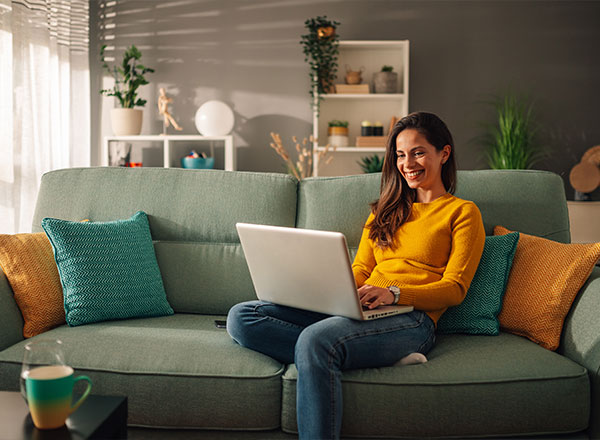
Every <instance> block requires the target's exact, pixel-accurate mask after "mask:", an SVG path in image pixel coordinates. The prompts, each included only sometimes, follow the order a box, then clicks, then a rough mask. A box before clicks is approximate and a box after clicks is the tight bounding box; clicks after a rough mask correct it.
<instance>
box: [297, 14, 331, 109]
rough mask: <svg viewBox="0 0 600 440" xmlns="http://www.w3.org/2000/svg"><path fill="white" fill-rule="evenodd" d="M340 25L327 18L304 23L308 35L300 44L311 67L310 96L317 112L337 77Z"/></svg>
mask: <svg viewBox="0 0 600 440" xmlns="http://www.w3.org/2000/svg"><path fill="white" fill-rule="evenodd" d="M339 24H340V23H339V22H337V21H333V20H328V19H327V16H322V17H321V16H319V17H316V18H309V19H308V20H306V21H305V22H304V27H305V28H306V29H307V30H308V33H307V34H305V35H302V37H301V41H300V44H301V45H302V47H303V52H304V61H305V62H308V64H309V66H310V85H311V87H310V96H311V98H312V105H313V107H314V108H315V110H316V111H317V112H318V111H319V108H320V104H321V100H322V99H323V98H322V97H321V95H322V94H324V93H330V91H331V90H332V88H333V82H334V81H335V78H336V77H337V67H338V64H337V57H338V53H339V50H338V46H339V36H338V35H337V33H336V28H337V26H339Z"/></svg>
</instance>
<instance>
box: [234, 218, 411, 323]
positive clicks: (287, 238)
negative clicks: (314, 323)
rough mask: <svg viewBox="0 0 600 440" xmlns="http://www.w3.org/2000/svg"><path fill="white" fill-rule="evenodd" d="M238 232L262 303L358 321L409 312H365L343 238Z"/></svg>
mask: <svg viewBox="0 0 600 440" xmlns="http://www.w3.org/2000/svg"><path fill="white" fill-rule="evenodd" d="M236 227H237V230H238V234H239V236H240V241H241V243H242V248H243V249H244V254H245V256H246V262H247V263H248V268H249V270H250V276H251V277H252V282H253V283H254V289H255V290H256V296H257V297H258V299H260V300H263V301H269V302H272V303H275V304H280V305H284V306H290V307H296V308H299V309H305V310H311V311H314V312H320V313H326V314H329V315H339V316H346V317H348V318H353V319H358V320H369V319H377V318H382V317H384V316H390V315H396V314H399V313H407V312H410V311H412V310H413V307H412V306H399V305H397V306H380V307H378V308H376V309H372V310H368V309H366V310H365V309H363V307H362V305H361V304H360V300H359V296H358V291H357V289H356V282H355V281H354V275H353V274H352V267H351V263H350V256H349V254H348V247H347V245H346V237H344V234H341V233H339V232H327V231H314V230H310V229H297V228H285V227H280V226H266V225H254V224H249V223H237V224H236Z"/></svg>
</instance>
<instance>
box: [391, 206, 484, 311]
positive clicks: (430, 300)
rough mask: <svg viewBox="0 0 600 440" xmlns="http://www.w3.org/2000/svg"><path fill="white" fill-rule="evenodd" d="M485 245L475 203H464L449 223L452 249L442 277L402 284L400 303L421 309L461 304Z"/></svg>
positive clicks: (429, 309) (481, 224)
mask: <svg viewBox="0 0 600 440" xmlns="http://www.w3.org/2000/svg"><path fill="white" fill-rule="evenodd" d="M484 244H485V229H484V227H483V221H482V219H481V213H480V212H479V209H478V208H477V206H475V204H473V203H468V204H465V205H464V206H463V207H462V209H461V210H460V212H459V213H458V215H457V217H456V218H455V219H454V220H453V225H452V250H451V251H450V257H449V259H448V266H447V267H446V270H445V271H444V275H443V276H442V279H441V280H439V281H436V282H434V283H430V284H425V285H421V286H401V287H400V301H399V303H400V304H408V305H414V307H415V309H418V310H423V311H426V312H427V311H433V310H439V309H442V308H445V307H450V306H455V305H458V304H460V303H461V302H462V301H463V300H464V299H465V296H466V294H467V290H469V286H470V285H471V281H472V280H473V277H474V276H475V272H476V271H477V266H479V260H480V259H481V254H482V253H483V246H484Z"/></svg>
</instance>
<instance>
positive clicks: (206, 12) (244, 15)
mask: <svg viewBox="0 0 600 440" xmlns="http://www.w3.org/2000/svg"><path fill="white" fill-rule="evenodd" d="M102 4H103V2H99V1H96V0H92V1H91V2H90V15H91V23H90V29H91V38H90V66H91V74H92V90H93V91H96V90H99V89H100V85H101V81H102V80H101V77H102V71H101V68H100V62H99V57H98V52H99V48H100V46H101V44H102V39H103V36H104V35H105V34H114V36H115V39H114V40H113V42H114V44H116V47H117V54H118V56H119V57H120V56H121V54H122V51H123V50H124V48H125V46H128V45H130V44H135V45H136V46H138V48H140V49H141V50H142V53H143V58H142V59H143V61H144V64H146V65H149V66H151V67H154V68H155V69H156V73H154V74H152V75H150V76H149V78H150V79H151V81H152V83H151V84H150V85H148V86H145V87H144V90H143V92H142V95H143V96H144V97H146V98H147V99H148V101H149V102H148V104H147V105H146V107H145V108H146V110H145V116H144V128H143V133H159V132H160V130H161V120H160V119H159V117H158V115H157V111H156V96H157V93H158V88H159V87H166V88H167V90H168V91H169V94H170V95H171V96H172V97H173V98H174V114H175V116H176V118H177V119H178V121H179V122H180V124H181V125H182V126H183V128H184V131H183V132H182V133H190V134H191V133H197V131H196V128H195V125H194V120H193V119H194V114H195V111H196V109H197V108H198V107H199V106H200V105H201V104H202V103H203V102H205V101H207V100H209V99H219V100H222V101H225V102H226V103H228V104H229V105H230V106H231V107H232V108H233V110H234V112H235V116H236V124H235V128H234V133H235V142H236V144H237V145H238V146H240V147H241V148H240V150H239V151H238V169H241V170H255V171H283V167H282V165H281V161H280V160H279V158H278V157H277V155H276V153H275V152H274V151H273V150H271V149H270V148H269V147H268V144H269V141H270V139H269V132H270V131H276V132H280V133H281V134H282V137H283V138H284V139H285V138H289V137H291V136H292V135H297V136H299V137H302V136H307V135H308V134H310V132H311V121H312V119H311V110H310V107H309V95H308V87H309V81H308V68H307V66H306V64H305V63H304V58H303V54H302V49H301V46H300V45H299V41H300V35H301V34H303V33H305V29H304V20H305V19H307V18H310V17H316V16H317V15H327V16H328V17H329V18H332V19H335V20H337V21H339V22H341V25H340V26H339V28H338V33H339V35H340V38H341V39H347V40H396V39H408V40H410V42H411V57H410V63H411V64H410V103H409V109H410V111H416V110H427V111H431V112H434V113H437V114H438V115H439V116H441V117H442V119H444V120H445V121H446V123H447V124H448V126H449V127H450V130H451V131H452V132H453V134H454V137H455V143H456V148H457V155H458V160H459V167H460V168H462V169H479V168H486V162H485V157H484V153H483V149H482V147H481V144H480V143H479V142H478V141H477V140H476V139H475V138H476V136H477V135H480V134H481V128H480V124H481V123H482V122H492V121H493V118H494V112H493V110H492V109H491V107H489V106H487V105H486V104H484V103H483V101H486V100H489V98H490V96H491V95H495V94H500V93H502V92H504V91H506V90H507V89H508V88H512V89H514V90H516V91H518V92H522V93H528V94H530V95H531V96H532V98H533V99H534V100H535V102H536V107H535V110H536V115H537V117H538V121H539V122H540V123H541V130H542V131H541V142H542V144H543V146H544V148H545V150H546V151H547V152H548V158H547V159H546V160H544V161H543V162H541V163H539V164H538V165H537V168H540V169H547V170H551V171H554V172H556V173H558V174H560V175H561V176H563V178H565V180H566V181H568V174H569V171H570V169H571V168H572V167H573V166H574V165H575V164H576V163H577V162H579V159H580V157H581V155H582V154H583V152H584V151H585V150H586V149H587V148H590V147H592V146H594V145H597V144H600V123H599V122H598V121H599V115H598V110H597V105H598V102H600V84H599V81H600V54H599V52H598V47H599V43H600V26H599V23H600V2H598V1H509V0H506V1H484V0H481V1H453V0H452V1H451V0H448V1H426V0H421V1H405V0H370V1H367V0H345V1H336V0H318V1H313V0H288V1H286V0H256V1H242V0H198V1H192V0H188V1H186V0H161V1H153V0H146V1H135V0H129V1H123V0H117V4H116V6H113V7H111V8H109V9H110V10H111V11H114V12H116V16H115V17H113V18H110V17H109V18H106V17H103V16H102V14H103V13H104V12H105V11H106V8H103V7H102ZM105 23H113V24H115V26H114V28H112V29H103V25H104V24H105ZM107 102H108V103H109V104H108V105H107ZM107 107H110V101H107V99H106V98H104V99H101V98H100V97H99V96H98V95H97V94H96V93H92V117H93V121H92V127H93V128H92V148H93V151H92V157H93V158H96V160H98V158H99V146H100V139H101V138H102V136H104V135H107V134H110V124H109V123H108V122H107V121H106V114H107V113H106V112H107ZM96 163H97V162H96ZM565 188H566V189H567V195H568V197H569V198H570V197H571V196H572V189H571V188H570V186H569V185H568V183H566V184H565ZM594 198H595V199H600V190H597V191H596V192H595V193H594Z"/></svg>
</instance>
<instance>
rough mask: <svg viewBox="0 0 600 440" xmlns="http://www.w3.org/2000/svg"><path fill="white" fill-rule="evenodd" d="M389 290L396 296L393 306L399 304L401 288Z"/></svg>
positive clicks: (393, 287) (389, 288)
mask: <svg viewBox="0 0 600 440" xmlns="http://www.w3.org/2000/svg"><path fill="white" fill-rule="evenodd" d="M388 290H389V291H390V292H392V294H393V295H394V301H393V302H392V304H391V305H394V304H398V301H400V287H396V286H388Z"/></svg>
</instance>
